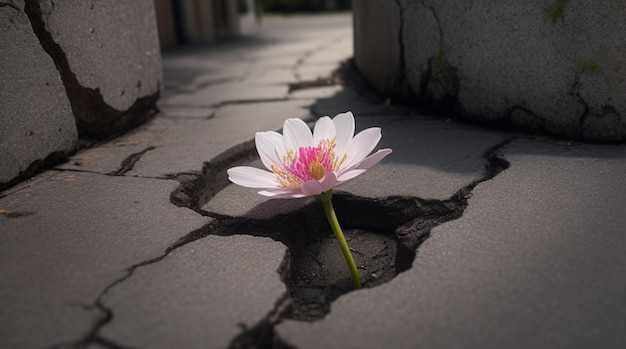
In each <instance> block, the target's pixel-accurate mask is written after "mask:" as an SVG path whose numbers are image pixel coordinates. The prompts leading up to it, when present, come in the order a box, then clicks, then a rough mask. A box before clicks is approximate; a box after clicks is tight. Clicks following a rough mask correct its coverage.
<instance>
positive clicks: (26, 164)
mask: <svg viewBox="0 0 626 349" xmlns="http://www.w3.org/2000/svg"><path fill="white" fill-rule="evenodd" d="M11 4H12V6H11V5H7V6H0V75H1V76H2V78H1V79H0V120H2V122H1V123H0V189H2V188H3V187H4V186H6V185H7V184H8V183H9V182H11V181H12V180H13V179H14V178H16V177H18V176H20V175H29V173H31V172H34V170H35V169H36V167H37V165H38V164H40V163H42V162H44V163H45V162H46V161H45V159H47V158H54V157H63V156H65V155H66V154H67V153H68V152H70V151H72V150H73V149H74V147H75V143H76V140H77V137H78V135H77V131H76V124H75V122H74V117H73V115H72V109H71V106H70V101H69V99H68V98H67V95H66V94H65V89H64V87H63V82H62V81H61V78H60V76H59V73H58V71H57V70H56V68H55V66H54V62H53V61H52V59H51V58H50V56H48V54H47V53H46V52H45V51H44V50H43V49H42V47H41V44H40V43H39V40H38V39H37V36H36V35H35V34H34V33H33V29H32V27H31V24H30V22H29V20H28V16H27V15H26V13H25V12H24V3H23V2H22V1H14V2H12V3H11ZM26 58H28V59H26Z"/></svg>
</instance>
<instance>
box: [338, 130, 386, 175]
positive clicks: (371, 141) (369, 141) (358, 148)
mask: <svg viewBox="0 0 626 349" xmlns="http://www.w3.org/2000/svg"><path fill="white" fill-rule="evenodd" d="M381 137H382V135H381V133H380V128H379V127H371V128H368V129H366V130H363V131H361V132H359V134H357V135H356V136H354V138H352V140H351V141H350V143H349V144H348V146H347V147H346V149H345V153H346V155H347V156H348V159H347V161H346V162H345V163H344V164H343V165H342V166H341V168H342V169H349V168H352V166H354V165H355V164H358V163H360V162H361V161H363V159H365V157H366V156H367V155H368V154H369V153H371V152H372V150H374V148H375V147H376V145H377V144H378V142H379V141H380V138H381Z"/></svg>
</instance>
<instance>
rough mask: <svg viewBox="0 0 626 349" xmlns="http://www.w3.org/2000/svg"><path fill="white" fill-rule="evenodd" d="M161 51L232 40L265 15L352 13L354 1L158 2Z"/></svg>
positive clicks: (222, 0) (184, 0) (259, 23)
mask: <svg viewBox="0 0 626 349" xmlns="http://www.w3.org/2000/svg"><path fill="white" fill-rule="evenodd" d="M155 8H156V16H157V25H158V30H159V39H160V43H161V49H162V50H167V49H171V48H173V47H176V46H180V45H185V44H201V43H211V42H217V41H223V40H228V39H231V38H233V37H235V36H237V35H239V34H241V33H242V31H245V29H244V30H242V23H243V26H244V27H245V28H249V27H250V23H252V24H253V26H254V25H256V26H260V25H262V22H263V16H277V15H278V16H280V15H285V14H297V13H309V14H310V13H322V12H337V11H349V10H350V9H351V0H211V1H206V0H155Z"/></svg>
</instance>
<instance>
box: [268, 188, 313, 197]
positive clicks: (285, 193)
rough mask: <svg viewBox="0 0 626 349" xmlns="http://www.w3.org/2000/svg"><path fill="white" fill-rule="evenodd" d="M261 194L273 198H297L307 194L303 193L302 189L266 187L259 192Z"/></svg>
mask: <svg viewBox="0 0 626 349" xmlns="http://www.w3.org/2000/svg"><path fill="white" fill-rule="evenodd" d="M258 193H259V194H261V195H263V196H267V197H271V198H272V199H295V198H303V197H305V196H306V195H304V194H302V193H301V192H300V191H294V190H284V189H282V188H280V189H276V190H274V189H266V190H261V191H259V192H258Z"/></svg>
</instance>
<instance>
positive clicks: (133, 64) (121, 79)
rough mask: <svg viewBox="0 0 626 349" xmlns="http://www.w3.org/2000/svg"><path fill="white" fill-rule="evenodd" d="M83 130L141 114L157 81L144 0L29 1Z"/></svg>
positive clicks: (154, 43) (149, 12)
mask: <svg viewBox="0 0 626 349" xmlns="http://www.w3.org/2000/svg"><path fill="white" fill-rule="evenodd" d="M28 7H29V12H30V13H31V21H33V23H34V24H33V25H34V26H36V27H37V34H38V35H39V36H40V37H41V38H43V39H44V42H43V45H45V46H46V47H47V50H48V51H49V53H50V54H51V56H52V58H53V59H54V60H55V61H56V64H57V67H58V68H59V70H60V71H61V74H62V78H63V80H64V82H65V85H66V89H67V91H68V96H69V98H70V100H71V102H72V107H73V109H74V114H75V117H76V120H77V125H78V127H79V132H80V133H81V135H83V136H89V137H97V138H101V137H107V136H109V135H110V134H112V133H115V132H119V131H121V130H123V129H125V128H127V127H128V126H129V125H131V124H133V123H137V122H140V121H142V120H144V119H145V118H146V117H147V115H146V114H147V111H149V110H150V109H152V108H154V103H155V101H156V98H157V97H158V94H159V89H160V85H161V81H162V75H161V57H160V51H159V40H158V33H157V29H156V23H155V10H154V3H153V1H150V0H141V1H133V2H131V3H120V2H117V1H112V0H109V1H100V2H97V3H91V2H78V3H73V2H72V3H70V2H59V3H57V2H55V3H52V2H49V1H44V0H42V1H39V2H32V3H30V4H29V6H28Z"/></svg>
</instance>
